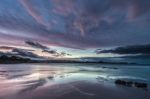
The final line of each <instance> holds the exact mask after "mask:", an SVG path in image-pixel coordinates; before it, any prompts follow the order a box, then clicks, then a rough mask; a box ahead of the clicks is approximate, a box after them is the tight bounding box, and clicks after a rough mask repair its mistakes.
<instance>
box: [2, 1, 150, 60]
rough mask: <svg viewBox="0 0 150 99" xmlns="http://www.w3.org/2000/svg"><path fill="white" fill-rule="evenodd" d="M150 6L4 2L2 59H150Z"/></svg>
mask: <svg viewBox="0 0 150 99" xmlns="http://www.w3.org/2000/svg"><path fill="white" fill-rule="evenodd" d="M149 26H150V0H0V51H1V52H0V53H3V52H5V53H7V54H8V51H9V52H10V53H9V54H12V53H13V54H14V53H19V54H22V53H24V54H25V53H26V54H27V55H31V56H32V55H33V56H36V55H39V56H44V57H54V58H57V57H61V58H63V57H114V56H116V55H149V54H150V27H149Z"/></svg>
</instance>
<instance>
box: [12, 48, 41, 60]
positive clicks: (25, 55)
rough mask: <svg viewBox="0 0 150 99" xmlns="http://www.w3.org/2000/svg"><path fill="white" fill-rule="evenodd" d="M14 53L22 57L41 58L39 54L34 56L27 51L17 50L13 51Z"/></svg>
mask: <svg viewBox="0 0 150 99" xmlns="http://www.w3.org/2000/svg"><path fill="white" fill-rule="evenodd" d="M12 53H16V55H20V56H23V57H32V58H39V57H40V56H38V55H37V54H34V53H33V52H31V51H30V50H26V49H19V48H15V49H13V50H12Z"/></svg>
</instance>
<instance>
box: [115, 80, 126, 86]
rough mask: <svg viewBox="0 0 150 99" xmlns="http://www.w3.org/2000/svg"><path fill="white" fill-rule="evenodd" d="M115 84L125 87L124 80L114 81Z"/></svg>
mask: <svg viewBox="0 0 150 99" xmlns="http://www.w3.org/2000/svg"><path fill="white" fill-rule="evenodd" d="M115 84H118V85H126V82H125V81H124V80H116V81H115Z"/></svg>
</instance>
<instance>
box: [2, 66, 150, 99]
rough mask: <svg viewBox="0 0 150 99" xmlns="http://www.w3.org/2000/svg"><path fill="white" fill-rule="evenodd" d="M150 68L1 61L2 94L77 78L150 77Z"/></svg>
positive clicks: (90, 79)
mask: <svg viewBox="0 0 150 99" xmlns="http://www.w3.org/2000/svg"><path fill="white" fill-rule="evenodd" d="M149 71H150V70H149V67H144V66H143V67H142V68H141V67H138V66H132V67H131V66H121V67H117V66H109V65H101V66H99V64H95V65H92V67H91V65H90V64H86V65H85V64H83V65H82V64H49V65H46V64H45V65H44V64H41V65H40V64H21V65H19V64H18V65H0V89H1V90H0V98H1V97H3V96H6V95H8V94H14V93H18V92H26V91H32V90H35V89H37V88H39V87H46V86H53V85H56V84H63V83H69V82H74V81H88V82H97V81H102V80H109V79H115V78H138V79H143V80H149V79H150V78H149V76H150V72H149ZM145 73H146V75H145ZM148 75H149V76H148Z"/></svg>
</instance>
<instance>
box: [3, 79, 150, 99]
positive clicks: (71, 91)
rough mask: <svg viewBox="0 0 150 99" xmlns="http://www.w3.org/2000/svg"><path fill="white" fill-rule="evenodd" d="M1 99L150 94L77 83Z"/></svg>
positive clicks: (131, 98)
mask: <svg viewBox="0 0 150 99" xmlns="http://www.w3.org/2000/svg"><path fill="white" fill-rule="evenodd" d="M1 99H150V93H149V92H146V91H143V90H141V89H136V88H135V89H134V88H128V87H123V86H107V85H105V84H100V83H91V82H86V81H77V82H70V83H66V84H58V85H57V84H56V85H52V86H43V87H38V88H37V89H35V90H31V89H30V90H26V91H24V92H19V93H16V94H12V95H10V96H9V97H3V98H1Z"/></svg>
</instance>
